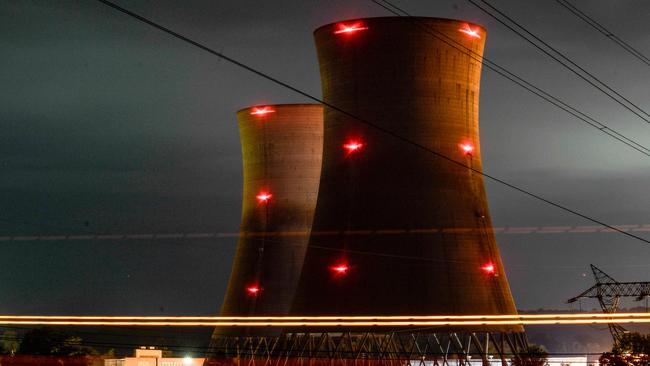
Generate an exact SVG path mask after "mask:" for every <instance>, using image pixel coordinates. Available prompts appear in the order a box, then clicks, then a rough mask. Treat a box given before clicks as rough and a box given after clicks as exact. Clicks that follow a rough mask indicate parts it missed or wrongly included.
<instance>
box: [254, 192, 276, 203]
mask: <svg viewBox="0 0 650 366" xmlns="http://www.w3.org/2000/svg"><path fill="white" fill-rule="evenodd" d="M271 197H273V195H272V194H270V193H268V192H260V194H258V195H257V196H256V198H257V200H258V201H259V202H260V203H266V202H268V201H269V200H270V199H271Z"/></svg>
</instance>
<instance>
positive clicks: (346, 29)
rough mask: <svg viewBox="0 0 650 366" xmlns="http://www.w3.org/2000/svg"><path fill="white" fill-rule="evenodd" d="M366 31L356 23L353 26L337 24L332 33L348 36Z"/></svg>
mask: <svg viewBox="0 0 650 366" xmlns="http://www.w3.org/2000/svg"><path fill="white" fill-rule="evenodd" d="M366 29H368V27H366V26H365V25H364V24H363V23H361V22H357V23H353V24H343V23H339V24H337V25H336V30H335V31H334V34H350V33H355V32H358V31H363V30H366Z"/></svg>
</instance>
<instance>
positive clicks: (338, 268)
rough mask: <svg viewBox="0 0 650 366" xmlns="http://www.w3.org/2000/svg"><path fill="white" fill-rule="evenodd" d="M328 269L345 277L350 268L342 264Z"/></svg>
mask: <svg viewBox="0 0 650 366" xmlns="http://www.w3.org/2000/svg"><path fill="white" fill-rule="evenodd" d="M330 269H331V270H332V271H333V272H334V273H335V274H337V275H345V274H347V273H348V270H349V269H350V267H349V266H348V265H347V264H344V263H342V264H337V265H335V266H332V267H330Z"/></svg>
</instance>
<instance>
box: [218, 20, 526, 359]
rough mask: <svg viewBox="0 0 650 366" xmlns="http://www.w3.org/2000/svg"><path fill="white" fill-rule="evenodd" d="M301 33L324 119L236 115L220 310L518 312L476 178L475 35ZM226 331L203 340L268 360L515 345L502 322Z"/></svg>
mask: <svg viewBox="0 0 650 366" xmlns="http://www.w3.org/2000/svg"><path fill="white" fill-rule="evenodd" d="M314 37H315V41H316V49H317V53H318V62H319V65H320V75H321V85H322V92H323V101H324V107H323V109H322V115H320V113H321V109H320V107H318V106H304V105H302V106H291V107H289V106H284V107H282V106H268V107H265V108H269V110H274V112H273V113H268V115H267V116H265V117H264V118H268V121H260V120H259V119H258V117H257V116H254V115H253V113H251V110H250V109H245V110H242V111H240V112H239V113H238V119H239V121H240V130H241V132H242V139H241V141H242V145H243V152H244V197H243V200H244V204H243V214H242V226H241V230H242V234H241V238H240V241H239V245H238V249H237V255H236V257H235V263H234V266H233V272H232V277H231V280H230V284H229V287H228V292H227V295H226V300H225V303H224V306H223V311H222V314H224V315H226V314H246V315H267V314H289V315H293V316H325V315H329V316H354V315H359V316H360V315H370V316H409V315H450V316H452V315H478V314H483V315H513V314H516V313H517V310H516V307H515V304H514V301H513V298H512V294H511V292H510V288H509V285H508V280H507V278H506V273H505V270H504V267H503V264H502V261H501V257H500V254H499V249H498V246H497V243H496V239H495V237H494V234H493V230H492V222H491V218H490V213H489V209H488V202H487V198H486V194H485V188H484V183H483V178H482V175H481V174H480V172H481V171H482V161H481V154H480V139H479V118H478V112H479V90H480V77H481V65H482V54H483V48H484V45H485V38H486V32H485V29H483V28H482V27H481V26H478V25H476V24H471V23H468V22H464V21H458V20H450V19H437V18H422V17H418V18H413V17H383V18H368V19H355V20H349V21H342V22H337V23H333V24H328V25H325V26H322V27H320V28H318V29H317V30H316V31H315V32H314ZM321 121H322V123H323V126H324V127H321V125H320V123H321ZM308 130H310V131H308ZM321 132H323V134H322V135H321V134H320V133H321ZM305 135H308V137H306V136H305ZM296 140H300V142H299V143H298V142H296ZM247 145H248V146H247ZM271 146H274V148H271ZM427 150H428V151H427ZM432 152H433V153H432ZM321 158H322V165H321ZM316 193H317V194H316ZM260 194H262V195H268V197H269V198H270V199H269V200H268V201H264V202H260V200H261V198H260V196H259V195H260ZM256 196H257V199H256V198H255V197H256ZM281 231H301V232H304V233H306V235H305V236H300V235H296V236H289V235H282V233H281ZM256 232H258V233H259V232H262V233H264V234H261V235H255V233H256ZM270 237H273V239H272V240H271V239H270ZM287 238H290V239H287ZM251 286H252V287H251ZM251 292H254V293H251ZM236 332H239V333H238V334H234V335H233V336H229V337H224V336H222V335H219V334H217V332H215V336H214V337H213V338H214V342H213V344H215V345H217V344H218V347H217V346H215V348H214V349H215V350H218V351H219V352H221V353H222V354H226V355H231V356H234V357H249V359H251V360H254V357H253V356H244V355H250V354H252V353H254V352H258V353H256V355H257V356H259V350H260V349H265V350H266V351H264V352H265V353H264V352H262V353H263V357H268V358H269V359H271V358H274V357H275V358H274V359H275V360H279V359H280V358H282V357H287V358H290V357H293V358H298V359H304V358H309V359H310V360H313V359H326V360H329V361H332V360H346V359H350V358H355V360H357V359H365V360H368V359H374V360H383V361H382V362H388V363H390V364H391V365H392V364H395V365H397V364H405V362H411V361H412V360H430V361H432V362H434V364H436V365H437V364H438V363H439V364H448V363H449V362H452V361H450V360H453V362H457V363H458V364H465V363H466V362H470V359H471V358H472V357H474V359H475V360H480V361H481V362H483V364H484V365H486V364H488V363H489V362H490V361H489V360H490V359H491V358H493V357H496V358H497V359H500V360H501V361H502V362H506V359H507V358H508V359H509V358H511V357H513V355H517V354H518V353H520V352H521V351H522V350H523V349H525V347H526V346H527V341H526V337H525V334H524V333H523V329H522V328H521V327H520V326H512V325H510V326H499V325H496V326H493V327H492V328H486V327H483V326H480V327H478V326H477V327H476V328H472V327H468V326H463V327H455V328H454V327H436V328H426V329H403V328H402V329H390V328H379V329H378V328H375V327H368V328H350V329H345V328H341V327H338V328H335V329H333V328H329V329H328V328H320V329H318V328H308V327H302V328H295V329H283V330H281V331H277V330H276V331H272V330H270V329H267V330H260V331H256V332H258V333H255V335H254V336H251V335H252V334H251V333H250V330H249V329H239V330H236ZM254 350H255V351H254ZM244 351H246V352H249V353H244ZM278 362H279V361H278Z"/></svg>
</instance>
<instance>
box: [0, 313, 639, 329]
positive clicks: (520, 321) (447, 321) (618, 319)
mask: <svg viewBox="0 0 650 366" xmlns="http://www.w3.org/2000/svg"><path fill="white" fill-rule="evenodd" d="M566 315H571V316H572V317H578V318H577V319H573V318H566ZM592 315H593V314H592ZM597 315H598V316H580V315H579V314H553V315H551V316H548V315H537V317H538V318H537V319H525V318H523V316H514V317H512V316H510V317H511V318H510V319H505V320H490V319H487V318H486V319H473V320H452V319H456V317H448V318H443V320H419V318H422V317H413V318H407V319H405V320H383V321H382V320H378V319H381V318H382V317H377V318H375V319H373V320H369V321H345V320H341V319H336V320H333V321H332V320H321V321H307V320H296V321H289V320H285V321H277V320H269V318H272V317H267V318H266V320H261V321H260V320H255V321H225V320H223V321H161V320H156V321H136V320H130V321H126V320H117V321H101V320H49V319H45V318H43V317H41V318H35V319H26V320H20V319H16V318H7V317H3V319H0V324H29V325H72V326H178V327H187V326H206V327H215V326H229V327H239V326H248V327H251V326H252V327H288V326H292V327H369V326H371V327H411V326H495V325H549V324H556V325H567V324H609V323H650V314H649V313H643V316H630V315H629V314H618V315H622V316H612V315H614V314H597ZM625 315H627V316H625ZM540 317H546V318H540ZM18 318H20V317H18ZM142 318H146V317H142ZM177 318H183V319H184V318H191V317H177ZM213 318H218V319H221V318H227V317H213ZM250 318H253V317H249V318H248V319H250ZM276 318H278V317H276ZM279 318H288V317H279ZM305 318H307V317H305ZM312 318H313V317H312ZM316 318H318V317H316Z"/></svg>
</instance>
